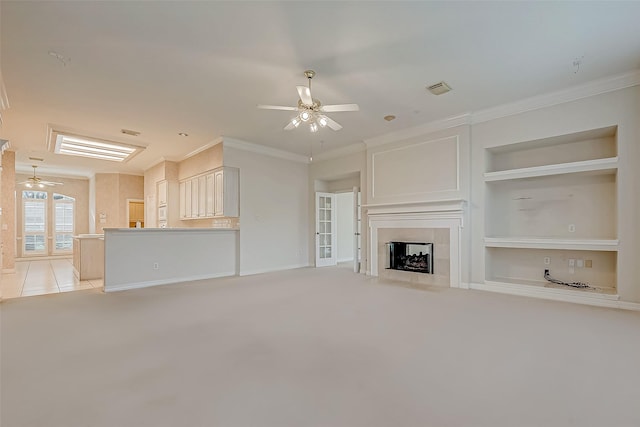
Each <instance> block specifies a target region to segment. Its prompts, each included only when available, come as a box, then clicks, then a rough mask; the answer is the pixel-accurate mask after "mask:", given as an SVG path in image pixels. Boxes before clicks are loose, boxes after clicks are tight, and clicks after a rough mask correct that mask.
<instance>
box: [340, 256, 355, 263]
mask: <svg viewBox="0 0 640 427" xmlns="http://www.w3.org/2000/svg"><path fill="white" fill-rule="evenodd" d="M338 262H353V257H351V258H342V259H339V260H338Z"/></svg>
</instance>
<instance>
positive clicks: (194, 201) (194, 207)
mask: <svg viewBox="0 0 640 427" xmlns="http://www.w3.org/2000/svg"><path fill="white" fill-rule="evenodd" d="M190 218H198V180H197V179H192V180H191V217H190Z"/></svg>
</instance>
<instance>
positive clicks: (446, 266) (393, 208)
mask: <svg viewBox="0 0 640 427" xmlns="http://www.w3.org/2000/svg"><path fill="white" fill-rule="evenodd" d="M367 215H368V220H369V239H370V240H369V241H370V242H371V244H370V251H371V253H370V260H371V263H370V272H369V274H370V275H372V276H379V277H382V278H386V279H392V280H397V281H404V282H409V283H410V284H411V286H414V287H418V288H420V287H427V286H434V285H435V286H446V287H452V288H457V287H461V260H460V258H461V245H460V239H461V231H462V227H463V225H464V223H463V216H464V201H462V200H453V201H438V202H425V203H407V204H390V205H377V206H369V207H368V211H367ZM391 241H406V242H424V243H430V242H431V243H433V244H434V245H433V246H434V274H424V273H415V272H410V271H397V270H388V269H386V268H385V265H386V256H387V247H386V244H387V243H388V242H391Z"/></svg>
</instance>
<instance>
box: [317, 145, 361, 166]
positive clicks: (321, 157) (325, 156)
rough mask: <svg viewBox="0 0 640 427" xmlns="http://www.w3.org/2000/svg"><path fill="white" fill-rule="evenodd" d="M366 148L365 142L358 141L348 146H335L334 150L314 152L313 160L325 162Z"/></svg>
mask: <svg viewBox="0 0 640 427" xmlns="http://www.w3.org/2000/svg"><path fill="white" fill-rule="evenodd" d="M366 150H367V146H366V145H365V144H364V142H356V143H355V144H350V145H347V146H346V147H340V148H334V149H333V150H327V151H324V152H322V153H317V154H314V155H313V161H314V162H323V161H325V160H331V159H335V158H338V157H342V156H348V155H349V154H355V153H361V152H363V151H366Z"/></svg>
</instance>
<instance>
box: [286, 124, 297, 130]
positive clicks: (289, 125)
mask: <svg viewBox="0 0 640 427" xmlns="http://www.w3.org/2000/svg"><path fill="white" fill-rule="evenodd" d="M295 128H296V125H294V124H293V123H292V122H289V124H288V125H286V126H285V127H284V130H292V129H295Z"/></svg>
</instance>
